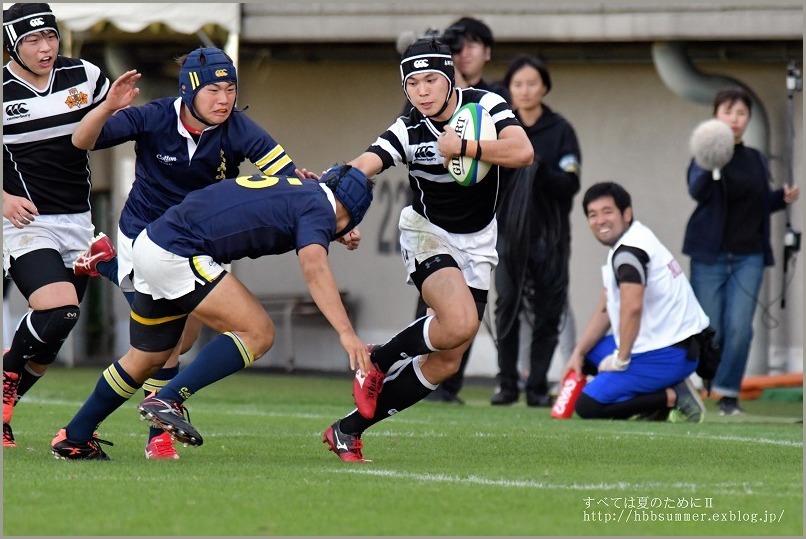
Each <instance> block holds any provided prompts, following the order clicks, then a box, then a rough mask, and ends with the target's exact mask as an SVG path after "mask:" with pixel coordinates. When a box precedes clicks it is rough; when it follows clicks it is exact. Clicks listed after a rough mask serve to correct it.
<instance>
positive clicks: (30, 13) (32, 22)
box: [3, 4, 61, 74]
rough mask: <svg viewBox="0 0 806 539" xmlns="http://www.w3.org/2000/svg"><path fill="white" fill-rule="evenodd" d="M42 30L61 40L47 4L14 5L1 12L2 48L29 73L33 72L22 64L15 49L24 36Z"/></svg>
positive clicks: (54, 18)
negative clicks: (50, 32) (50, 31)
mask: <svg viewBox="0 0 806 539" xmlns="http://www.w3.org/2000/svg"><path fill="white" fill-rule="evenodd" d="M44 30H52V31H54V32H56V37H58V38H59V40H61V35H60V34H59V27H58V25H57V24H56V16H55V15H54V14H53V11H51V9H50V6H49V5H48V4H14V5H12V6H11V7H10V8H9V9H4V10H3V46H4V47H5V49H6V51H8V54H9V56H11V58H12V59H13V60H14V61H15V62H17V63H18V64H19V65H20V67H22V68H23V69H24V70H26V71H28V72H30V73H34V72H33V71H31V68H29V67H28V66H27V65H25V63H23V61H22V59H21V58H20V55H19V53H18V52H17V49H18V48H19V46H20V42H22V40H23V38H24V37H25V36H27V35H29V34H34V33H36V32H42V31H44ZM57 54H58V52H57ZM34 74H36V73H34Z"/></svg>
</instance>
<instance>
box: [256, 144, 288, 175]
mask: <svg viewBox="0 0 806 539" xmlns="http://www.w3.org/2000/svg"><path fill="white" fill-rule="evenodd" d="M283 155H285V150H284V149H283V147H282V146H280V145H279V144H278V145H277V146H275V147H274V148H272V150H271V151H270V152H269V153H267V154H266V155H264V156H263V157H261V158H260V159H258V160H257V161H255V166H256V167H257V168H259V169H260V170H262V171H264V172H265V171H266V170H265V167H268V166H269V164H270V163H271V162H272V161H274V160H275V159H277V158H279V157H280V156H283Z"/></svg>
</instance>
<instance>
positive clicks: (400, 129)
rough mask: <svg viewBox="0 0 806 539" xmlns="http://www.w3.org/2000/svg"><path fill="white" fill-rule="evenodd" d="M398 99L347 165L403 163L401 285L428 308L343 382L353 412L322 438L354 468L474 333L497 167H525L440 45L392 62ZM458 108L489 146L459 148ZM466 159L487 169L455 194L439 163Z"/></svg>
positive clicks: (510, 136) (502, 123)
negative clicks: (402, 100)
mask: <svg viewBox="0 0 806 539" xmlns="http://www.w3.org/2000/svg"><path fill="white" fill-rule="evenodd" d="M400 78H401V82H402V84H403V91H404V93H405V94H406V97H407V98H408V99H409V101H411V104H412V105H414V108H413V109H412V111H411V113H409V115H407V116H401V117H400V118H398V119H397V121H396V122H395V123H394V124H393V125H392V126H390V127H389V129H388V130H386V132H384V133H382V134H381V135H380V136H379V137H378V138H377V140H376V141H375V142H374V143H373V144H372V145H370V147H369V148H368V149H367V150H366V151H365V152H364V153H362V154H361V155H359V156H358V157H356V158H355V159H353V160H352V161H350V162H349V163H348V164H350V165H352V166H354V167H356V168H358V169H360V170H361V171H362V172H364V174H366V175H367V176H368V177H373V176H375V175H376V174H380V173H381V172H383V171H384V170H386V169H388V168H390V167H392V166H395V165H397V164H405V165H406V167H407V168H408V173H409V184H410V186H411V189H412V192H413V197H412V204H411V206H407V207H406V208H404V209H403V211H402V212H401V215H400V222H399V228H400V245H401V248H402V251H403V260H404V263H405V264H406V271H407V273H408V282H409V283H411V284H414V285H415V286H416V287H417V289H418V290H419V291H420V293H421V294H422V297H423V299H424V300H425V302H426V304H427V305H428V306H429V308H430V311H429V314H426V316H423V317H421V318H419V319H417V320H415V321H414V322H412V323H411V324H410V325H409V326H408V327H406V328H405V329H403V330H402V331H400V332H399V333H398V334H397V335H395V336H394V337H392V339H391V340H390V341H388V342H387V343H385V344H383V345H381V346H377V347H373V349H372V351H371V359H372V362H373V365H374V366H373V368H372V369H371V370H370V372H364V371H363V370H358V371H357V372H356V379H355V382H354V384H353V396H354V398H355V401H356V405H357V409H356V410H355V411H354V412H352V413H350V414H348V415H347V416H346V417H344V418H342V419H340V420H337V421H336V422H335V423H333V424H332V425H331V426H330V427H328V428H327V430H326V431H325V435H324V442H326V443H327V444H328V445H329V446H330V449H331V450H332V451H334V452H335V453H336V454H337V455H338V456H339V458H341V459H342V460H344V461H351V462H360V461H364V460H366V459H364V457H363V455H362V452H361V448H362V444H363V442H362V441H361V435H362V433H363V432H364V431H365V430H366V429H367V428H369V427H370V426H372V425H374V424H376V423H378V422H379V421H382V420H384V419H387V418H388V417H390V416H391V415H393V414H396V413H398V412H400V411H402V410H404V409H406V408H408V407H410V406H412V405H414V404H415V403H417V402H419V401H420V400H422V399H424V398H425V397H426V396H427V395H428V394H429V393H431V391H433V390H435V389H436V388H437V387H438V386H439V384H440V383H441V382H443V381H444V380H446V379H448V378H449V377H450V376H451V375H453V374H454V373H455V372H457V370H458V369H459V365H460V363H461V359H462V354H463V352H464V351H465V350H466V349H467V347H468V346H469V345H470V342H471V341H472V340H473V337H475V335H476V332H477V331H478V329H479V325H480V322H481V318H482V315H483V314H484V307H485V306H486V304H487V292H488V290H489V288H490V277H491V274H492V270H493V268H495V265H496V263H497V262H498V254H497V253H496V250H495V242H496V236H497V223H496V220H495V210H496V205H497V201H498V181H499V180H498V167H499V166H503V167H509V168H520V167H524V166H526V165H529V164H531V163H532V160H533V158H534V150H533V149H532V145H531V143H530V142H529V139H528V138H527V137H526V132H525V131H524V130H523V127H521V125H520V124H519V123H518V121H517V120H516V119H515V115H514V114H513V113H512V110H510V108H509V106H508V105H507V103H506V101H504V99H503V98H502V97H501V96H499V95H498V94H494V93H492V92H487V91H484V90H477V89H475V88H456V87H455V79H454V67H453V59H452V57H451V50H450V48H448V46H447V45H445V44H443V43H440V42H439V41H437V40H436V39H421V40H418V41H417V42H415V43H413V44H412V45H411V46H409V48H408V49H406V51H405V52H404V53H403V56H402V58H401V62H400ZM466 103H479V104H480V105H481V106H482V107H484V108H485V109H486V110H487V111H488V112H489V113H490V115H491V116H492V119H493V122H494V123H495V129H496V132H497V134H498V138H497V140H485V141H482V142H477V141H469V140H466V141H462V140H461V139H460V138H459V136H458V135H457V134H456V132H455V131H454V130H453V128H451V127H450V126H449V125H448V121H449V120H450V118H451V117H452V116H453V114H454V112H455V111H456V110H457V109H458V108H459V107H461V106H462V105H464V104H466ZM457 155H469V156H474V157H476V158H478V159H481V160H483V161H486V162H488V163H491V164H492V165H494V166H493V167H492V168H491V169H490V172H488V173H487V176H486V177H485V178H484V181H481V182H478V183H476V184H474V185H472V186H469V187H465V186H462V185H459V184H458V183H456V182H455V181H454V180H453V178H452V177H451V175H450V174H449V173H448V169H447V168H445V165H446V164H447V163H448V162H449V160H450V159H451V158H453V157H455V156H457Z"/></svg>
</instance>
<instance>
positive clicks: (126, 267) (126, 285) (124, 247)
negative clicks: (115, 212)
mask: <svg viewBox="0 0 806 539" xmlns="http://www.w3.org/2000/svg"><path fill="white" fill-rule="evenodd" d="M133 243H134V240H133V239H131V238H130V237H128V236H127V235H126V234H124V233H123V231H122V230H121V229H120V227H118V241H117V250H118V254H117V259H118V286H119V287H120V289H121V290H123V291H124V292H134V284H132V279H131V277H130V275H131V273H132V269H134V263H133V261H132V244H133Z"/></svg>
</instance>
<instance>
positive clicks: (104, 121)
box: [73, 47, 295, 459]
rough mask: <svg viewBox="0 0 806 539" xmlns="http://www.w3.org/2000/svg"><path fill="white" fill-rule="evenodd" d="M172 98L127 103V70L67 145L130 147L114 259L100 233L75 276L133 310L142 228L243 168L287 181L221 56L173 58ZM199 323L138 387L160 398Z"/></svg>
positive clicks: (160, 442) (164, 453) (164, 442)
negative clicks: (95, 282) (110, 290)
mask: <svg viewBox="0 0 806 539" xmlns="http://www.w3.org/2000/svg"><path fill="white" fill-rule="evenodd" d="M180 62H181V68H180V70H179V92H180V96H179V97H165V98H161V99H156V100H154V101H151V102H149V103H147V104H145V105H142V106H129V105H131V104H132V103H133V102H134V100H135V99H136V97H137V95H138V92H139V89H138V88H136V87H135V84H136V83H137V82H138V80H139V79H140V74H139V73H138V72H137V71H128V72H126V73H124V74H123V75H122V76H121V77H120V78H118V80H116V81H115V82H114V83H113V84H112V88H111V89H110V90H109V96H108V98H107V101H106V102H105V103H104V105H103V106H101V107H98V108H97V109H96V110H95V111H93V112H92V113H90V114H88V115H87V117H85V118H84V120H82V122H81V123H80V124H79V125H78V127H77V128H76V131H75V133H73V143H74V144H75V145H76V146H77V147H79V148H84V149H102V148H109V147H112V146H116V145H118V144H122V143H125V142H128V141H134V142H136V146H135V154H136V160H135V166H134V176H135V177H134V184H133V185H132V188H131V191H130V192H129V196H128V199H127V200H126V203H125V205H124V207H123V211H122V212H121V215H120V221H119V226H118V234H117V256H116V257H115V258H112V259H111V260H105V259H108V257H105V256H104V254H105V253H108V252H110V251H113V250H114V249H113V248H112V244H111V242H110V240H109V238H107V237H106V236H105V235H103V234H100V235H99V236H98V237H97V238H96V239H95V241H93V243H92V245H91V246H90V249H89V250H88V251H87V252H86V253H85V254H84V255H83V256H82V257H80V258H79V260H78V261H77V263H76V265H75V271H76V273H77V274H78V275H89V276H96V275H98V274H99V273H100V274H102V275H104V276H105V277H107V278H109V279H110V280H111V281H113V282H114V283H116V284H118V285H119V286H120V288H121V290H122V291H123V292H124V294H125V295H126V296H127V299H128V300H129V302H130V303H131V300H132V298H133V297H134V287H133V286H132V282H131V272H132V256H131V249H132V242H133V241H134V239H135V238H136V237H137V235H138V234H139V233H140V232H141V231H142V230H143V228H144V227H145V226H146V225H147V224H148V223H150V222H151V221H153V220H154V219H156V218H157V217H159V216H161V215H162V214H164V213H165V211H166V210H167V209H168V208H170V207H171V206H174V205H175V204H178V203H179V202H181V201H182V200H183V199H184V198H185V196H186V195H187V194H188V193H190V192H192V191H195V190H197V189H201V188H203V187H206V186H208V185H210V184H212V183H216V182H218V181H220V180H222V179H224V178H234V177H236V176H238V175H239V174H240V172H239V166H240V164H241V163H243V162H244V161H246V160H249V161H251V162H252V163H253V164H254V165H255V166H256V167H257V168H258V169H259V170H260V171H261V172H262V173H263V174H267V175H275V174H279V175H293V174H294V170H295V165H294V162H293V161H292V160H291V158H290V157H289V156H288V155H287V154H286V152H285V150H284V149H283V147H282V146H281V145H280V144H278V143H277V142H276V141H275V140H274V139H273V138H272V136H271V135H269V133H267V132H266V131H265V130H264V129H263V128H262V127H260V126H259V125H258V124H257V123H255V122H254V121H252V120H251V119H250V118H249V117H248V116H246V114H244V112H243V111H242V110H239V109H237V108H236V107H235V103H236V98H237V95H238V74H237V72H236V69H235V65H234V64H233V63H232V60H231V59H230V58H229V56H227V54H226V53H225V52H224V51H222V50H221V49H217V48H214V47H204V48H199V49H196V50H194V51H192V52H191V53H190V54H188V55H187V56H186V57H185V58H183V59H180ZM200 329H201V325H200V324H199V322H198V321H197V320H195V319H193V318H190V319H188V322H187V327H186V328H185V334H184V336H183V338H182V341H181V343H180V345H179V346H178V347H177V350H175V352H174V355H173V356H172V357H171V359H170V360H169V361H168V363H166V365H165V369H163V370H162V371H160V372H158V373H155V375H154V377H153V379H151V380H149V381H148V382H147V383H146V384H145V386H144V390H145V391H146V392H149V393H150V392H151V391H159V390H160V389H161V388H162V387H163V386H164V385H165V384H167V383H168V381H169V380H170V379H171V378H173V377H174V376H175V375H176V373H177V372H178V370H179V356H180V354H182V353H184V352H186V351H187V350H189V349H190V348H191V347H192V346H193V343H194V342H195V340H196V338H197V337H198V335H199V331H200ZM145 455H146V458H149V459H176V458H179V455H178V453H177V452H176V450H175V449H174V447H173V445H172V444H171V440H170V437H169V436H167V435H166V434H165V433H163V432H162V431H160V430H159V429H156V428H152V429H151V432H150V433H149V437H148V442H147V444H146V449H145Z"/></svg>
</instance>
